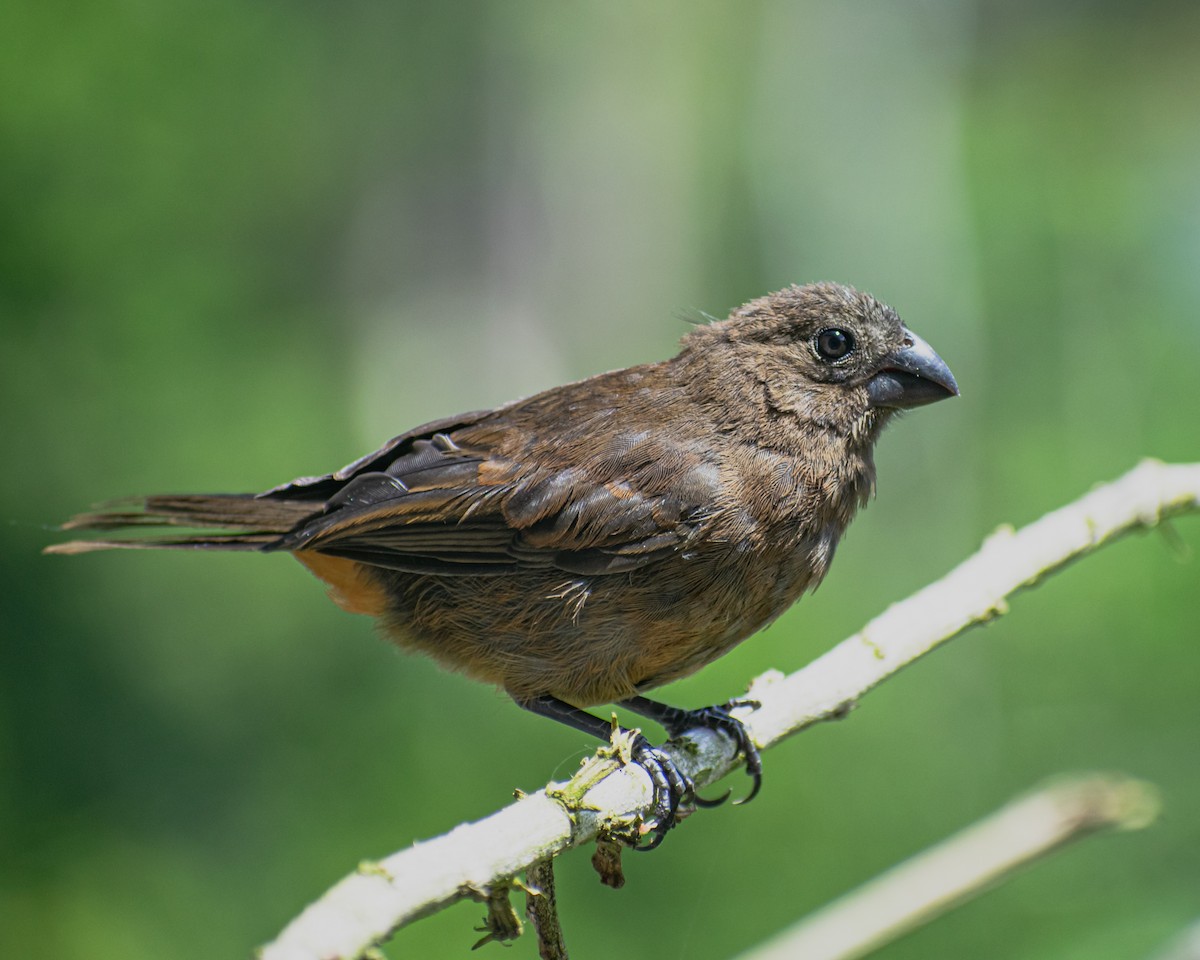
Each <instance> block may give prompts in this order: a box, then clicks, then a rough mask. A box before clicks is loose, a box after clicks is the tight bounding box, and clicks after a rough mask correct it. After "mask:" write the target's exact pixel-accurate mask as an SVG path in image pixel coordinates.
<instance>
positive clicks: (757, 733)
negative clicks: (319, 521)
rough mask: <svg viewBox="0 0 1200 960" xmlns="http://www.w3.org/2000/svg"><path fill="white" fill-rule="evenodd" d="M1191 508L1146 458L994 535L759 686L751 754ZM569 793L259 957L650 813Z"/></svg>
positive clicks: (364, 874)
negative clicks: (1015, 597) (1119, 541)
mask: <svg viewBox="0 0 1200 960" xmlns="http://www.w3.org/2000/svg"><path fill="white" fill-rule="evenodd" d="M1198 507H1200V464H1186V465H1177V466H1171V465H1166V464H1163V463H1159V462H1157V461H1151V460H1147V461H1144V462H1143V463H1141V464H1140V465H1139V466H1138V467H1137V468H1136V469H1134V470H1132V471H1130V472H1129V473H1128V474H1126V475H1125V476H1123V477H1121V478H1120V479H1118V480H1116V481H1114V482H1112V483H1110V484H1106V485H1104V486H1101V487H1097V488H1096V489H1095V490H1093V491H1092V492H1091V493H1089V494H1087V495H1086V496H1084V497H1082V498H1080V499H1079V500H1077V501H1075V502H1074V503H1071V504H1069V505H1068V506H1065V507H1063V508H1061V509H1059V510H1056V511H1054V512H1053V513H1050V514H1047V515H1046V516H1044V517H1042V518H1041V519H1040V520H1038V521H1036V522H1034V523H1032V524H1030V525H1029V526H1027V527H1025V528H1023V529H1022V530H1020V531H1014V530H1013V529H1012V528H1011V527H1003V528H1001V529H999V530H997V531H996V532H995V533H994V534H993V535H992V536H991V537H989V538H988V539H987V541H986V542H985V543H984V544H983V547H982V548H981V549H980V550H979V551H978V552H977V553H976V554H974V555H973V556H971V557H970V558H968V559H967V560H966V561H964V562H963V563H962V564H960V565H959V566H958V567H956V568H955V569H954V570H952V571H951V572H950V573H949V574H948V575H947V576H946V577H944V578H943V579H941V580H939V581H937V582H936V583H933V584H931V585H930V586H928V587H926V588H924V589H923V590H921V591H919V592H918V593H916V594H914V595H913V596H911V597H909V598H908V599H907V600H904V601H902V602H900V603H897V604H894V605H893V606H892V607H890V608H889V609H888V610H886V611H884V613H882V614H881V615H880V616H878V617H876V618H875V619H874V620H872V621H871V622H870V623H868V624H867V625H866V627H864V628H863V629H862V630H861V631H859V632H858V633H856V634H854V635H853V636H852V637H850V638H848V639H847V640H844V641H843V642H842V643H840V644H839V645H838V646H836V647H835V648H833V649H832V650H830V651H829V652H828V653H826V654H825V655H824V656H822V657H820V658H819V659H817V660H815V661H814V662H812V663H810V664H809V665H808V666H806V667H804V668H803V669H802V670H799V671H797V672H795V673H793V674H791V675H790V676H788V677H784V676H783V675H782V674H779V673H777V672H773V673H770V674H767V675H765V676H763V677H760V678H758V679H757V680H756V681H755V682H754V683H753V684H752V685H751V690H750V696H751V697H752V698H753V699H755V700H757V701H759V702H760V703H761V707H760V708H759V709H757V710H755V711H753V712H752V713H751V712H749V711H742V712H741V713H740V716H742V718H743V720H744V721H745V723H746V725H747V727H748V728H749V730H750V733H751V734H752V736H753V737H754V740H755V741H756V742H757V743H758V744H759V746H760V747H767V746H770V745H771V744H774V743H776V742H778V741H779V740H782V739H784V738H785V737H788V736H791V735H792V734H794V733H797V732H798V731H800V730H803V729H804V728H806V727H809V726H811V725H812V724H814V723H817V722H819V721H821V720H826V719H830V718H835V717H840V716H844V715H845V713H846V712H847V710H849V709H850V707H852V706H853V705H854V703H855V702H856V701H857V700H858V698H859V697H861V696H862V695H863V694H864V693H866V692H867V691H869V690H871V689H872V688H873V687H875V686H876V685H877V684H879V683H880V682H882V681H883V680H884V679H886V678H887V677H889V676H891V675H892V674H894V673H896V672H897V671H899V670H900V669H901V668H902V667H904V666H906V665H907V664H909V663H911V662H912V661H913V660H916V659H917V658H918V657H921V656H923V655H924V654H926V653H929V652H930V651H931V650H933V649H935V648H937V647H938V646H940V645H941V644H942V643H944V642H945V641H946V640H949V639H950V638H951V637H953V636H956V635H957V634H959V633H961V632H962V631H963V630H965V629H967V628H968V627H971V626H973V625H975V624H979V623H986V622H987V621H989V620H991V619H994V618H995V617H997V616H999V615H1000V614H1002V613H1004V612H1005V611H1006V610H1007V604H1006V599H1007V598H1008V597H1009V596H1011V595H1012V594H1014V593H1016V592H1017V591H1019V590H1020V589H1022V588H1024V587H1031V586H1033V585H1034V584H1036V583H1037V582H1039V581H1040V580H1041V579H1042V578H1044V577H1045V576H1046V575H1047V574H1049V573H1052V572H1054V571H1056V570H1058V569H1060V568H1062V567H1063V566H1065V565H1066V564H1068V563H1070V562H1071V561H1072V560H1075V559H1078V558H1079V557H1081V556H1084V555H1086V554H1088V553H1090V552H1091V551H1093V550H1095V549H1096V548H1097V547H1099V546H1101V545H1103V544H1105V543H1107V542H1109V541H1111V540H1113V539H1115V538H1117V537H1119V536H1121V535H1123V534H1126V533H1129V532H1131V531H1133V530H1139V529H1146V528H1149V527H1152V526H1154V525H1155V524H1156V523H1158V522H1159V521H1160V520H1163V519H1165V518H1167V517H1169V516H1172V515H1174V514H1178V513H1184V512H1188V511H1194V510H1196V509H1197V508H1198ZM669 749H670V750H671V752H672V755H673V756H674V757H675V758H676V761H677V763H678V765H679V767H680V768H681V769H682V770H683V771H684V772H685V773H687V774H688V775H689V776H691V777H692V778H693V779H694V780H695V782H696V785H697V786H698V787H703V786H705V785H707V784H709V783H711V782H713V781H714V780H717V779H719V778H720V777H723V776H725V774H727V773H728V772H729V771H730V770H731V769H733V767H734V766H736V764H737V763H738V762H740V761H739V760H738V758H737V756H736V754H735V752H734V746H733V744H732V742H731V741H730V740H729V739H728V738H727V737H725V736H723V735H720V734H717V733H713V732H711V731H707V730H696V731H691V732H689V733H687V734H685V735H684V736H682V737H680V738H678V739H677V740H676V741H674V742H673V743H672V745H671V746H670V748H669ZM573 786H574V787H575V788H578V784H574V785H573ZM573 792H577V790H576V791H573V790H572V788H571V787H567V788H564V787H563V786H562V785H557V788H556V789H555V790H554V791H553V793H554V796H547V793H546V791H539V792H537V793H534V794H530V795H529V796H527V797H525V798H523V799H521V800H519V801H517V802H516V803H514V804H512V805H510V806H508V807H506V808H504V809H503V810H500V811H499V812H497V813H494V814H492V815H491V816H489V817H486V818H485V819H483V820H479V821H476V822H475V823H467V824H463V825H461V826H459V827H456V828H455V829H453V830H451V831H450V832H449V833H447V834H444V835H442V836H440V837H437V838H436V839H433V840H429V841H425V842H419V843H416V844H414V845H413V846H412V847H409V848H408V849H406V850H402V851H400V852H399V853H395V854H392V855H391V856H389V857H387V858H385V859H384V860H382V861H380V862H379V863H377V864H373V865H371V866H370V867H369V868H367V869H365V870H364V869H360V870H359V871H358V872H356V873H353V874H351V875H350V876H348V877H346V878H344V879H343V880H341V881H340V882H338V883H337V884H335V885H334V886H333V887H332V888H331V889H330V890H329V891H328V892H327V893H326V894H325V895H324V896H322V897H321V898H320V899H319V900H317V901H316V902H315V903H313V904H311V905H310V906H309V907H308V908H307V909H305V910H304V911H303V912H302V913H301V914H300V915H299V916H298V917H297V918H296V919H295V920H293V921H292V922H291V923H290V924H289V925H288V926H287V928H286V929H284V931H283V932H282V933H281V934H280V935H279V937H278V939H276V940H275V941H274V942H273V943H271V944H269V945H268V946H266V947H264V948H263V950H262V953H261V956H262V958H263V960H337V958H351V957H356V956H358V955H359V954H360V953H361V952H362V951H363V950H364V949H365V948H366V947H368V946H370V945H371V944H374V943H379V942H381V941H383V940H384V939H386V938H387V937H388V936H389V935H390V934H391V933H393V932H394V931H395V930H396V929H398V928H399V927H402V926H404V925H405V924H408V923H412V922H413V921H414V920H419V919H421V918H422V917H425V916H428V915H430V914H432V913H435V912H437V911H438V910H441V909H442V908H444V907H446V906H448V905H449V904H451V903H454V902H456V901H457V900H460V899H463V898H464V897H468V896H471V895H472V894H471V892H472V891H478V890H481V889H488V888H489V887H491V886H492V885H493V884H495V883H497V882H499V881H503V880H505V879H507V878H510V877H513V876H515V875H516V874H517V873H519V872H520V871H521V870H524V869H526V868H528V867H529V866H530V864H533V863H535V862H537V861H539V860H543V859H545V858H547V857H553V856H555V855H556V854H558V853H561V852H563V851H564V850H567V849H569V848H571V847H575V846H579V845H581V844H584V843H587V842H589V841H591V840H594V839H595V838H596V836H597V834H598V833H600V832H601V831H602V830H603V829H604V827H605V826H606V825H607V824H611V823H613V822H614V821H623V820H629V819H631V818H636V817H638V816H646V815H648V814H649V809H650V801H651V789H650V781H649V777H648V776H647V775H646V773H645V771H644V770H642V769H641V768H639V767H634V766H629V767H622V768H619V769H616V770H615V771H614V772H613V773H611V774H610V775H608V776H605V777H604V778H603V779H600V780H599V782H597V783H596V784H595V785H594V786H590V788H589V789H587V790H586V793H585V795H584V796H583V797H582V798H580V799H579V800H578V801H577V802H573V803H571V804H569V806H570V807H571V808H572V809H571V810H570V811H568V809H567V806H568V805H567V804H564V803H563V802H561V800H559V799H555V797H562V796H564V795H573Z"/></svg>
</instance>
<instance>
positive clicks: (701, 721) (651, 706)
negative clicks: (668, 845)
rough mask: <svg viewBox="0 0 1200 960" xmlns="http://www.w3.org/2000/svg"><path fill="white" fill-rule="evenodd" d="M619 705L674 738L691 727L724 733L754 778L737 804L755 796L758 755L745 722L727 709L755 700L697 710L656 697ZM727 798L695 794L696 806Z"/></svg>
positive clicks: (759, 775)
mask: <svg viewBox="0 0 1200 960" xmlns="http://www.w3.org/2000/svg"><path fill="white" fill-rule="evenodd" d="M620 705H621V706H623V707H625V708H627V709H629V710H632V711H633V712H634V713H636V714H640V715H641V716H643V717H648V718H649V719H651V720H653V721H654V722H655V723H658V724H660V725H661V726H662V727H663V729H664V730H666V731H667V734H668V735H669V736H671V737H677V736H679V735H680V734H681V733H683V732H684V731H685V730H692V729H695V728H696V727H703V728H704V729H706V730H719V731H722V732H724V733H727V734H728V735H729V736H730V737H732V738H733V742H734V743H736V744H737V746H738V749H739V750H740V751H741V752H742V754H743V755H744V756H745V757H746V772H747V773H748V774H750V776H751V777H752V778H753V780H754V785H753V786H752V787H751V788H750V793H749V794H748V795H747V796H746V797H744V798H743V799H741V800H738V801H737V803H749V802H750V801H751V800H753V799H754V798H755V797H756V796H757V795H758V791H759V788H760V787H762V756H761V755H760V754H759V752H758V747H757V746H756V745H755V743H754V740H753V739H751V737H750V731H749V730H747V729H746V725H745V724H744V723H742V721H741V720H739V719H738V718H737V717H735V716H734V715H733V714H731V713H730V712H729V711H730V710H732V709H733V708H734V707H757V706H758V705H759V704H758V703H757V701H754V700H730V701H729V703H726V704H723V705H721V706H715V707H701V708H700V709H699V710H681V709H680V708H679V707H671V706H668V705H667V704H665V703H659V702H658V701H657V700H648V699H646V698H645V697H630V698H629V699H628V700H622V701H620ZM728 797H729V794H728V793H726V794H725V796H723V797H720V798H719V799H717V800H704V799H703V798H701V797H696V805H697V806H701V807H716V806H719V805H720V804H722V803H724V802H725V800H726V799H728Z"/></svg>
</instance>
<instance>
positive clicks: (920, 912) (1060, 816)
mask: <svg viewBox="0 0 1200 960" xmlns="http://www.w3.org/2000/svg"><path fill="white" fill-rule="evenodd" d="M1157 812H1158V795H1157V792H1156V791H1155V790H1154V789H1153V788H1152V787H1151V786H1150V785H1149V784H1146V783H1143V782H1141V781H1139V780H1132V779H1130V778H1128V777H1118V776H1112V775H1107V776H1106V775H1092V776H1084V777H1073V778H1071V779H1066V780H1059V781H1058V782H1055V783H1053V784H1051V785H1048V786H1046V787H1042V788H1041V789H1039V790H1036V791H1034V792H1033V793H1030V794H1028V795H1027V796H1024V797H1021V798H1019V799H1017V800H1014V801H1012V802H1011V803H1009V804H1008V805H1007V806H1005V807H1003V808H1002V809H1000V810H998V811H997V812H996V813H994V814H992V815H991V816H990V817H987V818H986V819H984V820H981V821H979V822H978V823H976V824H974V825H972V826H970V827H968V828H967V829H966V830H963V831H961V832H960V833H957V834H955V835H954V836H952V837H949V838H948V839H946V840H943V841H942V842H941V843H939V844H937V845H936V846H934V847H931V848H930V849H928V850H926V851H924V852H923V853H920V854H918V855H917V856H915V857H913V858H912V859H910V860H906V861H905V862H904V863H902V864H899V865H898V866H896V867H893V868H892V869H891V870H889V871H887V873H884V874H882V875H880V876H878V877H876V878H875V879H874V880H871V881H870V882H868V883H866V884H864V885H863V886H861V887H859V888H858V889H857V890H852V891H851V892H850V893H848V894H846V895H845V896H844V897H842V898H840V899H839V900H835V901H834V902H833V903H831V904H829V905H828V906H826V907H823V908H821V909H820V910H818V911H817V912H816V913H814V914H812V915H810V916H808V917H805V918H804V919H803V920H801V921H800V922H799V923H797V924H796V925H795V926H793V927H791V928H790V929H788V930H785V931H784V932H783V933H781V934H779V935H778V936H776V937H773V938H771V940H770V941H768V942H767V943H765V944H763V945H762V946H760V947H757V948H755V949H754V950H751V951H750V952H749V953H744V954H741V955H740V956H739V958H738V960H792V958H794V957H803V958H804V960H853V958H855V957H862V956H865V955H866V954H868V953H870V952H871V951H872V950H875V949H877V948H878V947H881V946H882V945H883V944H885V943H891V942H892V941H893V940H896V939H898V938H899V937H901V936H903V935H904V934H905V933H908V932H910V931H911V930H915V929H916V928H917V927H920V926H923V925H924V924H926V923H929V922H930V921H931V920H934V919H936V918H937V917H939V916H941V915H942V914H943V913H945V912H947V911H948V910H951V909H953V908H954V907H956V906H958V905H959V904H961V903H964V902H966V901H967V900H970V899H972V898H974V897H976V896H978V895H979V894H980V893H982V892H983V891H984V890H986V889H987V888H989V887H991V886H994V885H995V884H997V883H999V882H1001V881H1003V880H1006V879H1008V878H1009V877H1011V876H1012V874H1013V873H1015V872H1016V871H1018V870H1019V869H1020V868H1022V867H1024V866H1026V865H1027V864H1029V863H1030V862H1032V861H1034V860H1036V859H1039V858H1041V857H1044V856H1047V855H1048V854H1050V853H1053V852H1054V851H1056V850H1058V849H1060V848H1061V847H1063V846H1065V845H1067V844H1069V843H1073V842H1075V841H1077V840H1082V839H1083V838H1085V837H1088V836H1091V835H1092V834H1094V833H1096V832H1098V831H1101V830H1107V829H1111V828H1113V827H1116V828H1120V829H1126V830H1131V829H1139V828H1141V827H1145V826H1147V825H1148V824H1149V823H1150V822H1151V821H1153V819H1154V817H1155V816H1156V815H1157Z"/></svg>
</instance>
